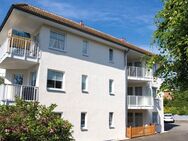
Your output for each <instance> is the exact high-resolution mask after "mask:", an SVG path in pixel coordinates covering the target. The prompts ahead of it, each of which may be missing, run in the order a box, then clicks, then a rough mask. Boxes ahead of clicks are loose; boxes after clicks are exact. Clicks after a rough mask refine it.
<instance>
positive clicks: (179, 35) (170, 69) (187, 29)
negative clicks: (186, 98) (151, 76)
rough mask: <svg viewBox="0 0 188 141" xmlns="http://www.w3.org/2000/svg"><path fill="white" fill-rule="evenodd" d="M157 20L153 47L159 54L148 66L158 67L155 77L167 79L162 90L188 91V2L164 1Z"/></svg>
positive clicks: (182, 0)
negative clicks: (156, 65)
mask: <svg viewBox="0 0 188 141" xmlns="http://www.w3.org/2000/svg"><path fill="white" fill-rule="evenodd" d="M163 3H164V7H163V9H162V10H161V11H160V12H158V14H157V15H156V18H155V24H156V26H157V30H156V31H155V32H154V42H153V44H154V45H157V46H158V47H159V51H160V54H159V55H155V56H153V57H152V59H151V60H150V61H149V62H148V63H149V65H150V66H151V65H152V64H153V63H156V62H157V63H158V64H159V66H160V67H159V69H158V70H157V72H156V75H157V76H159V77H162V78H164V83H163V84H162V88H163V89H168V90H177V91H185V90H186V89H188V0H163Z"/></svg>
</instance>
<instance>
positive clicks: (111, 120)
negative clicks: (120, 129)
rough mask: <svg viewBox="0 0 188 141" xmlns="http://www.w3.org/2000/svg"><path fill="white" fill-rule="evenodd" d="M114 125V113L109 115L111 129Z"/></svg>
mask: <svg viewBox="0 0 188 141" xmlns="http://www.w3.org/2000/svg"><path fill="white" fill-rule="evenodd" d="M112 125H113V113H112V112H110V113H109V127H112Z"/></svg>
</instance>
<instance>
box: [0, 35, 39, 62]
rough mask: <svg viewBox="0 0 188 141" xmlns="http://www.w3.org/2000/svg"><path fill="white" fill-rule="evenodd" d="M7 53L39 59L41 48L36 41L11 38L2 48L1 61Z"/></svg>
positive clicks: (0, 49)
mask: <svg viewBox="0 0 188 141" xmlns="http://www.w3.org/2000/svg"><path fill="white" fill-rule="evenodd" d="M5 53H9V54H11V55H18V56H24V57H32V58H37V57H39V47H38V45H37V44H36V43H34V41H32V40H31V39H28V38H24V37H18V36H10V37H8V39H7V40H6V41H5V42H4V44H3V45H2V46H1V47H0V59H1V58H2V57H3V56H4V54H5Z"/></svg>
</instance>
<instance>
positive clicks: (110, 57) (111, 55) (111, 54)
mask: <svg viewBox="0 0 188 141" xmlns="http://www.w3.org/2000/svg"><path fill="white" fill-rule="evenodd" d="M109 60H110V61H113V50H112V49H109Z"/></svg>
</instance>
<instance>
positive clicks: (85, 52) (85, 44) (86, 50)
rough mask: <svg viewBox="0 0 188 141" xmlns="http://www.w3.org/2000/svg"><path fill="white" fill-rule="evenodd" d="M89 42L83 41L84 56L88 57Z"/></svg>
mask: <svg viewBox="0 0 188 141" xmlns="http://www.w3.org/2000/svg"><path fill="white" fill-rule="evenodd" d="M88 44H89V43H88V41H85V40H84V41H83V48H82V55H84V56H88V47H89V46H88Z"/></svg>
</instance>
